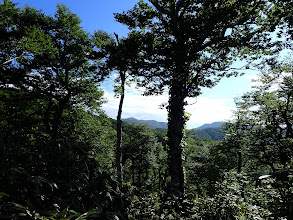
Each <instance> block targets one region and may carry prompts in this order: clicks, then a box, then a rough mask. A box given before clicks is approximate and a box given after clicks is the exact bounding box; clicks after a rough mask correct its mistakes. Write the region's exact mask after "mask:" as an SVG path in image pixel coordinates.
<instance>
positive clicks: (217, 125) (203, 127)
mask: <svg viewBox="0 0 293 220" xmlns="http://www.w3.org/2000/svg"><path fill="white" fill-rule="evenodd" d="M223 123H224V122H223V121H216V122H213V123H210V124H204V125H202V126H199V127H197V128H194V130H200V129H205V128H218V127H221V126H222V124H223Z"/></svg>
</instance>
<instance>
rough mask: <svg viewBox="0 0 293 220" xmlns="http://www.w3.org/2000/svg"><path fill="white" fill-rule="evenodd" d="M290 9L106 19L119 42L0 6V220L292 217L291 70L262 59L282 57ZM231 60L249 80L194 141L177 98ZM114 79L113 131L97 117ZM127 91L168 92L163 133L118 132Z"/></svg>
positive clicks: (190, 5) (156, 2)
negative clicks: (125, 29)
mask: <svg viewBox="0 0 293 220" xmlns="http://www.w3.org/2000/svg"><path fill="white" fill-rule="evenodd" d="M292 11H293V3H292V1H291V0H290V1H289V0H272V1H269V0H257V1H250V0H247V1H234V0H222V1H219V0H212V1H190V0H176V1H175V0H165V1H160V0H150V1H149V3H145V2H143V1H139V2H138V4H137V5H136V6H135V7H134V8H133V9H131V10H129V11H128V12H124V13H122V14H116V15H115V16H116V19H117V21H119V22H121V23H123V24H126V25H128V26H129V28H130V33H129V35H128V36H127V37H126V38H120V39H119V37H118V35H117V34H116V35H115V37H113V36H112V35H111V34H108V33H106V32H104V31H96V32H95V33H87V32H86V31H85V30H84V29H83V28H81V26H80V24H81V21H80V19H79V18H78V16H77V15H75V14H73V13H72V12H70V11H69V9H68V8H67V7H66V6H64V5H57V10H56V13H55V15H54V16H49V15H46V14H44V13H43V12H42V11H39V10H36V9H34V8H31V7H29V6H25V7H24V8H19V7H18V6H17V4H15V3H13V2H12V1H9V0H4V1H3V2H2V1H1V4H0V218H1V219H79V220H80V219H225V220H226V219H227V220H229V219H293V127H292V124H293V102H292V101H293V75H292V73H293V65H292V64H293V60H292V59H291V58H290V57H288V58H286V59H284V60H282V59H279V58H276V57H274V56H272V55H278V52H279V51H281V50H282V49H288V50H292V18H293V16H292ZM97 29H98V27H97ZM273 32H274V33H276V37H274V38H275V39H279V40H275V39H273V38H272V33H273ZM277 37H280V38H277ZM280 39H281V40H280ZM236 57H238V58H239V59H242V60H246V61H247V66H246V68H252V67H253V68H258V70H260V72H261V74H260V75H259V80H258V83H257V85H256V86H255V88H254V89H253V90H252V91H251V92H249V93H247V94H243V95H242V96H241V97H239V98H238V99H236V106H237V110H236V111H235V117H234V118H232V119H231V121H229V122H227V123H225V124H224V126H223V129H224V133H219V132H218V131H214V132H211V133H212V134H213V135H214V136H215V137H213V138H212V139H214V140H207V139H210V138H209V137H198V136H197V135H196V133H194V131H188V130H186V129H185V122H186V121H187V120H188V114H186V113H185V110H184V106H185V105H186V102H185V98H187V97H196V96H198V95H200V94H201V88H203V87H208V88H211V87H213V86H214V85H216V83H217V82H218V81H219V80H220V79H221V78H222V77H225V76H227V77H229V76H233V75H238V74H239V72H237V71H236V70H235V69H234V68H231V65H232V63H233V61H235V60H236ZM255 60H257V61H259V62H257V64H255V63H254V62H253V61H255ZM113 71H114V72H115V71H116V72H117V71H118V72H119V74H118V78H117V80H116V81H117V84H116V85H115V88H114V90H115V91H116V93H117V95H118V96H120V100H121V101H120V103H121V105H120V107H121V108H119V111H118V109H117V115H118V116H117V120H114V119H111V118H109V117H108V116H107V115H106V114H105V113H104V112H103V111H102V110H101V105H102V104H103V103H104V102H105V100H104V98H103V91H102V89H101V88H100V85H101V83H102V82H103V80H104V79H105V78H107V77H108V76H109V75H111V74H112V72H113ZM235 71H236V72H235ZM126 73H127V74H126ZM127 82H133V83H134V82H136V83H137V84H138V86H143V87H144V88H146V94H147V95H150V94H158V93H160V92H161V91H162V90H163V89H167V90H168V91H169V103H168V105H167V110H168V112H169V115H168V128H167V129H162V128H157V129H154V130H152V129H150V128H149V127H147V126H145V125H141V124H139V125H135V124H128V123H125V122H124V123H123V122H121V112H122V109H123V97H124V95H127V93H126V92H125V86H126V83H127ZM120 122H121V123H120ZM119 124H120V125H121V126H120V125H119ZM119 133H121V134H119ZM217 137H221V138H218V139H219V140H215V139H217ZM220 139H222V140H220Z"/></svg>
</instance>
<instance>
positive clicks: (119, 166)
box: [116, 72, 125, 183]
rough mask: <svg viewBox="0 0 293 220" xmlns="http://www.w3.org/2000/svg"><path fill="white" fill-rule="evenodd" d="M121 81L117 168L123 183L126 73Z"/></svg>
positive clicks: (121, 75) (121, 77) (120, 180)
mask: <svg viewBox="0 0 293 220" xmlns="http://www.w3.org/2000/svg"><path fill="white" fill-rule="evenodd" d="M120 79H121V91H120V92H121V95H120V102H119V108H118V114H117V145H116V168H117V177H118V181H119V182H120V183H121V182H122V181H123V166H122V120H121V115H122V106H123V101H124V93H125V73H124V72H123V73H120Z"/></svg>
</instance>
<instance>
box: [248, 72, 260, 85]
mask: <svg viewBox="0 0 293 220" xmlns="http://www.w3.org/2000/svg"><path fill="white" fill-rule="evenodd" d="M244 77H245V79H248V80H251V82H250V84H249V85H248V86H249V87H251V88H253V87H255V86H260V85H261V83H260V82H259V80H260V76H259V75H256V74H255V75H245V76H244Z"/></svg>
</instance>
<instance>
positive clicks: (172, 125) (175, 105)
mask: <svg viewBox="0 0 293 220" xmlns="http://www.w3.org/2000/svg"><path fill="white" fill-rule="evenodd" d="M183 87H184V86H183V83H181V82H180V81H178V80H173V82H172V86H171V88H170V91H169V106H168V111H169V115H168V133H167V136H168V147H169V170H170V176H171V183H172V185H173V187H174V189H175V190H178V191H179V192H181V193H184V173H183V166H182V146H181V142H182V138H183V129H184V124H185V117H184V99H185V96H184V92H183V91H184V90H183Z"/></svg>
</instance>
